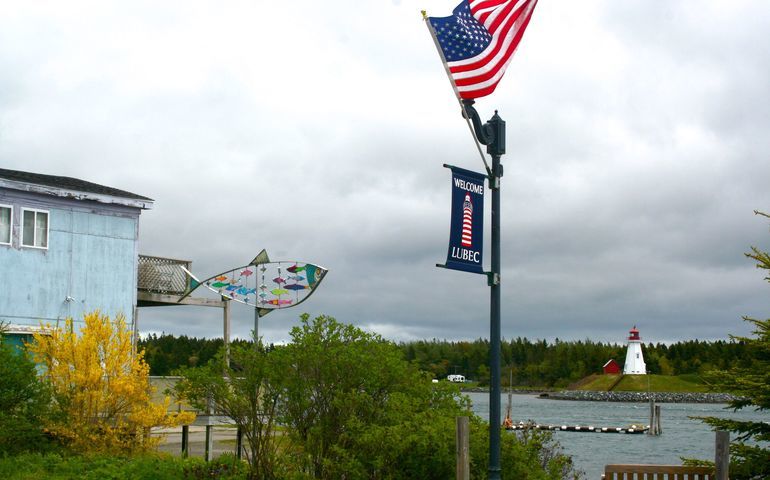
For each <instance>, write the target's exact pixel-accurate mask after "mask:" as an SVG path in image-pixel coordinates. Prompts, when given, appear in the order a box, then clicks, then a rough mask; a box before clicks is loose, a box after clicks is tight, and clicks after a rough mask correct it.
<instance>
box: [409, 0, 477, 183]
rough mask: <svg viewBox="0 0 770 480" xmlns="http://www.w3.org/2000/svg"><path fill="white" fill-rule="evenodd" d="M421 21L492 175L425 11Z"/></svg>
mask: <svg viewBox="0 0 770 480" xmlns="http://www.w3.org/2000/svg"><path fill="white" fill-rule="evenodd" d="M422 19H423V20H424V21H425V26H427V27H428V32H430V37H431V38H432V39H433V44H434V45H435V46H436V51H438V55H439V57H440V58H441V63H442V65H444V71H445V72H446V76H447V79H449V83H450V84H451V85H452V90H453V91H454V92H455V98H456V99H457V103H459V104H460V111H462V114H463V118H464V119H465V123H466V124H467V125H468V130H470V132H471V136H472V137H473V141H474V142H475V143H476V149H477V150H478V151H479V156H481V161H482V162H484V168H485V169H486V170H487V175H492V170H491V169H490V168H489V164H488V163H487V158H486V157H485V156H484V152H483V151H482V150H481V144H480V143H479V139H478V137H477V136H476V132H475V131H474V130H473V126H472V125H471V121H470V118H469V117H468V115H467V114H466V113H465V105H464V104H463V99H462V97H460V91H459V90H457V85H455V82H454V80H452V72H450V71H449V65H447V63H446V57H445V56H444V51H443V50H441V45H439V43H438V38H436V31H435V30H433V25H431V24H430V22H429V21H428V13H427V12H426V11H425V10H422Z"/></svg>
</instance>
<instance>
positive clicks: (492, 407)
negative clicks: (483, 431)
mask: <svg viewBox="0 0 770 480" xmlns="http://www.w3.org/2000/svg"><path fill="white" fill-rule="evenodd" d="M422 15H423V19H424V20H425V24H426V25H427V26H428V31H429V32H430V36H431V38H433V43H434V44H435V45H436V50H438V54H439V56H440V57H441V62H442V63H443V64H444V70H445V71H446V73H447V77H448V78H449V82H450V83H451V84H452V89H453V90H454V92H455V97H456V98H457V101H458V102H459V103H460V107H461V108H462V115H463V118H464V119H465V121H466V123H467V124H468V128H469V129H470V131H471V135H472V136H473V140H474V141H475V142H476V148H477V149H478V151H479V155H481V160H482V161H483V162H484V167H486V170H487V175H488V180H489V189H490V190H492V215H491V220H492V221H491V224H492V225H491V230H492V239H491V241H492V242H491V243H492V244H491V247H492V255H491V265H490V267H491V268H490V271H489V272H488V273H487V284H488V285H489V287H490V289H489V290H490V296H489V297H490V298H489V373H490V375H489V376H490V382H489V386H490V388H489V465H488V475H489V476H488V478H489V480H500V474H501V461H500V460H501V458H500V457H501V455H500V454H501V448H500V433H501V432H500V414H501V409H500V396H501V392H500V390H501V389H500V343H501V335H500V330H501V328H500V323H501V322H500V317H501V315H500V314H501V308H500V306H501V295H500V294H501V288H500V272H501V267H500V218H501V216H500V178H501V177H502V176H503V165H502V164H501V163H500V157H501V156H502V155H503V154H505V121H504V120H503V119H502V118H500V117H499V116H498V115H497V111H495V114H494V116H493V117H492V118H491V119H490V120H489V121H488V122H486V123H485V124H484V125H482V124H481V120H480V117H479V114H478V112H477V111H476V109H475V108H474V107H473V103H474V101H473V100H472V99H465V100H464V99H463V98H462V97H460V92H459V91H458V90H457V85H455V82H454V80H452V75H451V72H450V71H449V66H448V65H447V62H446V57H445V56H444V52H443V51H442V50H441V45H440V44H439V42H438V39H437V38H436V32H435V30H434V29H433V26H432V25H431V23H430V22H429V21H428V16H427V14H426V13H425V11H424V10H423V12H422ZM471 121H472V122H473V123H472V124H471ZM481 144H484V145H486V146H487V153H488V154H489V155H490V156H491V157H492V168H491V169H490V168H489V165H488V164H487V160H486V158H485V156H484V153H483V151H482V150H481Z"/></svg>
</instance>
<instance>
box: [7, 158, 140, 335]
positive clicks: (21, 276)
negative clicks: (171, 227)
mask: <svg viewBox="0 0 770 480" xmlns="http://www.w3.org/2000/svg"><path fill="white" fill-rule="evenodd" d="M152 205H153V200H152V199H150V198H147V197H143V196H141V195H137V194H134V193H130V192H126V191H123V190H118V189H116V188H112V187H107V186H103V185H98V184H95V183H91V182H87V181H84V180H78V179H75V178H69V177H60V176H53V175H41V174H36V173H28V172H20V171H16V170H6V169H0V322H2V323H5V324H15V325H39V324H40V322H41V321H42V322H44V323H52V324H55V323H57V321H59V320H63V319H65V318H67V317H72V318H73V319H75V320H76V321H77V320H80V319H82V317H83V314H84V313H87V312H91V311H93V310H95V309H99V310H101V311H102V312H103V313H105V314H108V315H110V317H113V318H114V316H116V315H118V314H123V315H125V317H126V321H127V322H128V323H132V324H133V323H134V319H135V315H136V313H135V310H136V304H137V268H138V267H137V261H138V257H139V252H138V246H137V240H138V236H139V216H140V214H141V212H142V210H147V209H150V208H152Z"/></svg>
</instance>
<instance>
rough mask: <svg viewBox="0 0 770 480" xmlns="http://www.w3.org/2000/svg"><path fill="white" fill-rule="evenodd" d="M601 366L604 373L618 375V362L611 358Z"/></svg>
mask: <svg viewBox="0 0 770 480" xmlns="http://www.w3.org/2000/svg"><path fill="white" fill-rule="evenodd" d="M603 368H604V373H605V374H611V375H618V374H619V373H620V364H619V363H618V362H616V361H615V360H612V359H610V360H609V361H607V363H605V364H604V367H603Z"/></svg>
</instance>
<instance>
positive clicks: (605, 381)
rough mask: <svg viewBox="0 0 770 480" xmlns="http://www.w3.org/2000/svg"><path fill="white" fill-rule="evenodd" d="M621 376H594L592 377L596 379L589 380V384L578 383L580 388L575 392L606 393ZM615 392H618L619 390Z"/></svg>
mask: <svg viewBox="0 0 770 480" xmlns="http://www.w3.org/2000/svg"><path fill="white" fill-rule="evenodd" d="M619 376H620V375H592V376H591V377H594V378H592V379H590V380H588V381H587V382H585V383H582V382H578V383H579V386H578V387H577V388H576V389H575V390H591V391H598V392H606V391H607V390H608V389H609V388H610V386H612V384H613V383H615V381H616V380H617V379H618V377H619ZM589 378H590V377H589ZM615 390H617V388H616V389H615Z"/></svg>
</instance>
